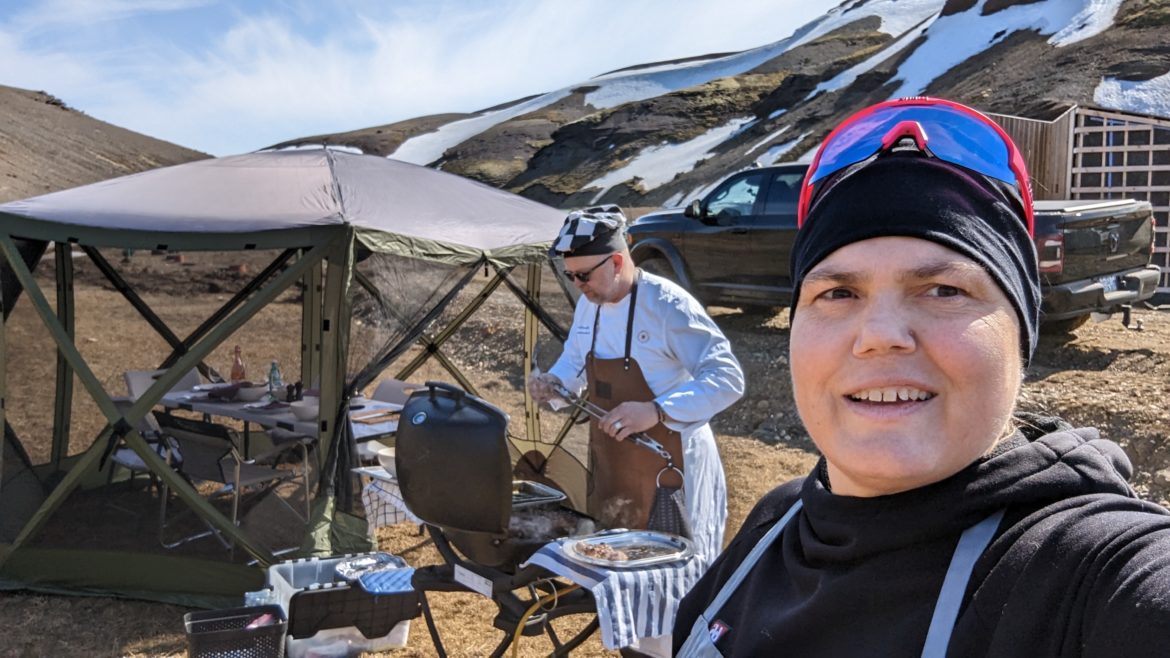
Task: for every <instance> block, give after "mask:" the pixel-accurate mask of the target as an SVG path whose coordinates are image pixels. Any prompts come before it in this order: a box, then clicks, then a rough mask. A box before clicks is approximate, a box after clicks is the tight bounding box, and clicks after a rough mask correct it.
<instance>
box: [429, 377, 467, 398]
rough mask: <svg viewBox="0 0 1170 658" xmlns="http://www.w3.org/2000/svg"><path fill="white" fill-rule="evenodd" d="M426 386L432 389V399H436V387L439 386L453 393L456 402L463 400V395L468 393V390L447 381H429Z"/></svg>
mask: <svg viewBox="0 0 1170 658" xmlns="http://www.w3.org/2000/svg"><path fill="white" fill-rule="evenodd" d="M426 387H427V388H428V389H430V391H431V399H432V400H433V399H435V389H439V388H441V389H443V390H444V391H447V392H448V393H450V394H451V395H453V396H454V397H455V401H456V402H462V401H463V396H465V395H467V391H465V390H463V389H461V388H459V387H458V386H456V385H454V384H448V383H447V382H433V381H432V382H427V383H426Z"/></svg>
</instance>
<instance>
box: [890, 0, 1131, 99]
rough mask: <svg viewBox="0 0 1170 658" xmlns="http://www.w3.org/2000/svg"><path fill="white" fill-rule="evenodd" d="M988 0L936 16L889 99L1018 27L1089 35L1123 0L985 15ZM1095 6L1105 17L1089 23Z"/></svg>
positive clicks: (1073, 0) (1068, 1) (1085, 0)
mask: <svg viewBox="0 0 1170 658" xmlns="http://www.w3.org/2000/svg"><path fill="white" fill-rule="evenodd" d="M986 2H987V0H980V2H979V3H978V4H976V5H975V6H974V7H972V8H971V9H968V10H967V11H965V12H962V13H960V14H952V15H950V16H943V17H941V18H939V19H937V20H935V21H934V23H932V24H931V26H930V29H929V30H927V33H926V34H927V40H926V41H925V42H924V43H923V44H922V45H921V46H919V47H918V48H917V49H915V51H914V52H913V53H911V54H910V56H909V57H907V58H906V60H905V61H904V62H903V63H902V66H901V67H900V68H899V69H898V74H897V75H896V76H895V79H900V80H901V81H902V85H901V86H900V87H899V88H898V89H896V90H895V91H894V93H892V94H890V98H901V97H904V96H917V95H918V94H920V93H922V91H923V90H924V89H926V87H927V85H929V84H930V83H931V82H933V81H934V80H935V79H936V78H938V77H939V76H940V75H942V74H943V73H946V72H947V71H949V70H951V69H952V68H954V67H955V66H957V65H959V64H961V63H962V62H965V61H966V60H968V59H970V58H971V57H974V56H975V55H978V54H979V53H981V52H983V51H984V50H986V49H987V48H988V47H989V46H991V45H992V44H994V43H997V42H999V41H1002V40H1003V39H1004V38H1005V37H1006V36H1007V35H1009V34H1012V33H1014V32H1019V31H1022V30H1035V31H1036V32H1038V33H1040V34H1055V35H1063V36H1061V38H1062V39H1066V40H1067V39H1074V40H1079V39H1084V38H1088V37H1089V36H1092V35H1093V34H1096V33H1098V32H1100V31H1102V30H1105V29H1106V28H1108V27H1109V25H1111V24H1112V19H1113V15H1114V14H1115V13H1116V7H1114V8H1113V13H1109V14H1108V16H1107V17H1105V14H1106V13H1107V12H1106V11H1105V10H1107V9H1108V7H1109V6H1110V5H1115V4H1119V2H1120V0H1046V1H1045V2H1039V3H1032V4H1026V5H1015V6H1012V7H1009V8H1007V9H1003V10H1000V11H997V12H995V13H994V14H991V15H990V16H981V15H980V12H981V11H982V10H983V6H984V5H985V4H986ZM1094 7H1097V8H1100V9H1101V10H1102V16H1103V18H1102V20H1096V19H1092V20H1090V21H1088V22H1086V17H1087V16H1088V15H1089V12H1091V11H1093V10H1094ZM1090 23H1091V24H1090ZM1053 39H1056V36H1054V37H1053ZM1065 43H1072V41H1066V42H1065ZM1055 45H1063V44H1062V43H1058V44H1055Z"/></svg>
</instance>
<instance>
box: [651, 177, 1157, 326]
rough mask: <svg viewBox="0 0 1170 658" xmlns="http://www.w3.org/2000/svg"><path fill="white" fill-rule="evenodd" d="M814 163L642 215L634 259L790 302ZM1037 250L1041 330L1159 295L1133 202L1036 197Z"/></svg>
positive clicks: (725, 302) (773, 303) (696, 285)
mask: <svg viewBox="0 0 1170 658" xmlns="http://www.w3.org/2000/svg"><path fill="white" fill-rule="evenodd" d="M806 168H807V165H804V164H787V165H777V166H774V167H761V168H758V169H749V170H746V171H741V172H739V173H736V174H734V175H732V176H730V177H728V178H727V179H726V180H724V181H723V182H721V183H720V184H719V185H718V186H716V187H715V188H714V189H713V190H712V191H711V192H710V193H709V194H707V195H706V196H705V197H703V198H702V199H701V200H699V199H696V200H694V201H692V202H691V203H690V204H688V205H687V206H686V207H685V208H682V209H673V210H663V211H659V212H654V213H650V214H647V215H643V216H642V217H639V218H638V219H637V220H635V221H634V222H633V223H632V224H631V226H630V229H629V240H630V250H631V253H632V254H633V256H634V260H635V261H636V262H637V263H638V264H639V265H640V266H641V267H642V268H644V269H645V270H646V271H648V272H652V273H654V274H660V275H662V276H666V277H668V278H671V279H674V280H675V281H678V282H679V283H681V284H682V285H683V287H685V288H687V289H688V290H690V291H691V292H692V293H693V294H694V295H695V296H696V297H698V298H699V299H700V300H701V301H702V302H703V303H705V304H708V305H721V306H742V307H778V306H785V305H787V304H788V303H789V302H790V301H791V299H792V281H791V280H790V278H789V276H788V260H789V257H790V256H791V252H792V239H793V236H794V234H795V232H796V203H797V199H798V195H799V190H800V184H801V181H802V180H803V179H804V173H805V170H806ZM1035 212H1036V249H1037V254H1038V255H1039V258H1040V275H1041V281H1042V284H1043V288H1044V301H1043V306H1042V314H1043V315H1042V318H1041V321H1042V323H1043V325H1042V327H1043V329H1044V330H1045V331H1046V332H1049V333H1059V332H1065V331H1070V330H1072V329H1074V328H1076V327H1078V326H1080V325H1081V324H1083V323H1084V322H1085V320H1087V319H1088V318H1089V316H1090V314H1091V313H1094V312H1096V313H1114V312H1117V311H1121V310H1123V309H1125V308H1127V307H1128V305H1131V304H1133V303H1135V302H1140V301H1143V300H1145V299H1149V298H1150V297H1151V296H1153V294H1154V291H1155V288H1156V287H1157V284H1158V276H1159V270H1158V267H1157V266H1156V265H1151V264H1150V257H1151V254H1152V252H1153V237H1154V227H1153V213H1152V209H1151V206H1150V204H1149V203H1147V202H1145V201H1133V200H1095V201H1038V202H1036V204H1035Z"/></svg>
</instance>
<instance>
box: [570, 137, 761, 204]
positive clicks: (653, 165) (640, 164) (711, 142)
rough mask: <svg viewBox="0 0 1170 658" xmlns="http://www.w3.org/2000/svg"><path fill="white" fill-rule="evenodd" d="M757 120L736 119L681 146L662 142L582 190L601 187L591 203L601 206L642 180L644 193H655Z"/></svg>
mask: <svg viewBox="0 0 1170 658" xmlns="http://www.w3.org/2000/svg"><path fill="white" fill-rule="evenodd" d="M752 120H754V117H750V116H749V117H741V118H738V119H732V120H731V121H730V122H729V123H726V124H724V125H722V126H716V127H715V128H712V129H710V130H708V131H707V132H705V133H703V134H702V135H699V136H698V137H696V138H694V139H692V140H689V141H686V142H682V143H680V144H670V143H665V142H664V143H662V144H659V145H656V146H648V147H646V148H645V149H642V151H641V152H640V153H638V155H636V156H634V157H633V158H632V159H630V161H629V162H628V163H627V164H626V166H624V167H622V168H621V169H615V170H614V171H611V172H609V173H607V174H605V175H604V176H602V177H600V178H597V179H595V180H593V181H590V182H589V183H587V184H586V185H585V186H584V187H583V188H582V189H589V188H591V187H596V188H600V191H599V192H598V193H597V194H596V195H594V197H593V200H592V201H590V203H597V202H598V200H600V199H601V197H602V196H603V195H604V194H605V193H606V192H608V191H609V190H610V188H612V187H613V186H615V185H618V184H620V183H624V182H626V181H629V180H633V179H635V178H636V179H639V181H640V183H641V187H642V189H643V190H647V191H649V190H652V189H654V188H656V187H659V186H660V185H664V184H666V183H669V182H670V181H671V180H673V179H674V177H675V176H677V175H678V174H681V173H685V172H688V171H690V170H692V169H694V168H695V164H696V163H697V162H698V161H699V160H702V159H703V158H706V157H707V156H709V155H711V149H713V148H714V147H716V146H718V145H719V144H721V143H723V142H724V141H725V140H727V139H728V138H729V137H730V136H732V135H733V134H735V131H736V130H738V129H739V127H740V126H742V125H743V124H744V123H747V122H749V121H752Z"/></svg>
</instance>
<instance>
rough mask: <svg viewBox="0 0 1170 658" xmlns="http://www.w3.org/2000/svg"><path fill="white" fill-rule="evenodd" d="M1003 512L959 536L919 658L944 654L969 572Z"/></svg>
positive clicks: (988, 540)
mask: <svg viewBox="0 0 1170 658" xmlns="http://www.w3.org/2000/svg"><path fill="white" fill-rule="evenodd" d="M1003 513H1004V510H999V511H998V512H996V513H994V514H992V515H991V516H989V517H987V518H986V519H983V520H982V521H980V522H979V523H976V524H975V525H973V526H971V527H970V528H967V529H966V530H964V531H963V535H962V536H961V537H959V545H958V547H956V548H955V554H954V555H953V556H952V557H951V565H950V566H949V567H947V575H946V578H944V579H943V585H942V591H941V592H939V595H938V601H936V602H935V604H934V616H933V617H931V619H930V630H929V631H927V632H926V644H924V645H923V646H922V658H943V656H945V655H946V654H947V645H949V644H950V642H951V632H952V631H954V629H955V620H956V619H958V617H959V608H960V607H961V606H962V604H963V594H964V593H966V591H967V582H968V581H970V580H971V571H973V570H974V569H975V561H976V560H978V559H979V556H980V555H983V551H984V550H986V549H987V545H988V544H990V543H991V538H992V537H994V536H995V531H996V530H997V529H998V528H999V522H1000V521H1001V520H1003Z"/></svg>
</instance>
